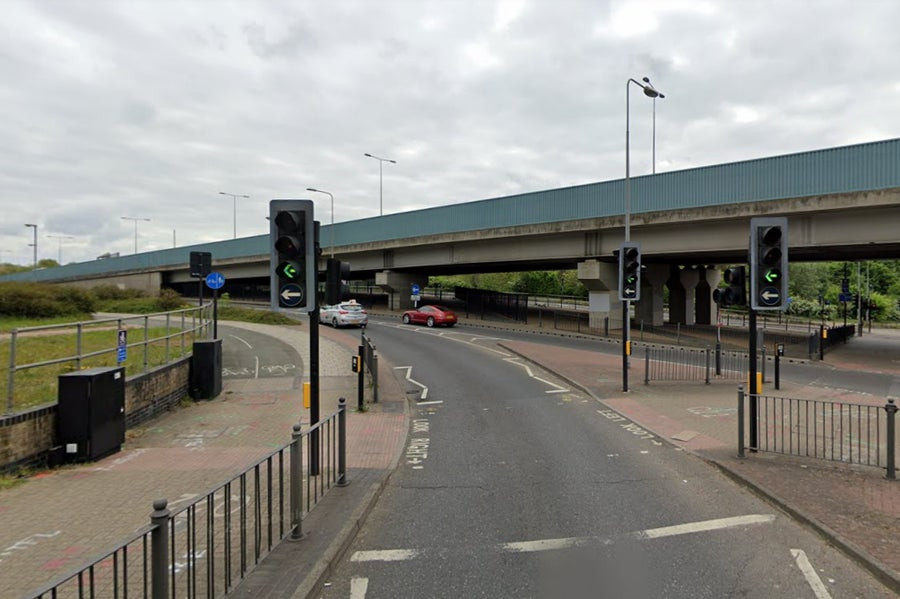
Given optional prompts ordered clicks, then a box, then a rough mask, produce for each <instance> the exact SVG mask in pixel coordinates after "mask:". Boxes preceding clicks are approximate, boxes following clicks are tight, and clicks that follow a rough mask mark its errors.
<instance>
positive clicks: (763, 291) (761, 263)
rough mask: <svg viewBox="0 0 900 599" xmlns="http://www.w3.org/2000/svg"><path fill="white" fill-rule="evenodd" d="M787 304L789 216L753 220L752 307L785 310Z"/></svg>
mask: <svg viewBox="0 0 900 599" xmlns="http://www.w3.org/2000/svg"><path fill="white" fill-rule="evenodd" d="M787 305H788V222H787V218H785V217H761V218H753V219H750V307H751V308H753V309H754V310H785V309H787Z"/></svg>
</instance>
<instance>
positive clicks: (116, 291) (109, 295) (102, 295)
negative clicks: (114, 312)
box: [91, 285, 147, 300]
mask: <svg viewBox="0 0 900 599" xmlns="http://www.w3.org/2000/svg"><path fill="white" fill-rule="evenodd" d="M91 293H93V294H94V297H96V298H97V299H98V300H124V299H135V298H138V297H147V293H146V292H145V291H143V290H141V289H130V288H127V287H126V288H124V289H121V288H119V287H118V286H116V285H97V286H96V287H92V288H91Z"/></svg>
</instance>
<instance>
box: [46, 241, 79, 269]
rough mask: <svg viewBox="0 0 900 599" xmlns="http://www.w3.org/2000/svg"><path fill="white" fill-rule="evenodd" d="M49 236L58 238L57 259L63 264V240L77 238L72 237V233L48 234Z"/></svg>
mask: <svg viewBox="0 0 900 599" xmlns="http://www.w3.org/2000/svg"><path fill="white" fill-rule="evenodd" d="M47 237H50V238H52V239H56V240H58V243H57V256H56V261H57V262H58V263H59V264H60V265H62V240H63V239H75V238H74V237H72V236H71V235H47Z"/></svg>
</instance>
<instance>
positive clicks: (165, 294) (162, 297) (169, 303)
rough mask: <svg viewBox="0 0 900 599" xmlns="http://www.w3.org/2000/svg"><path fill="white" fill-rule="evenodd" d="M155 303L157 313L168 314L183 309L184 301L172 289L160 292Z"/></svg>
mask: <svg viewBox="0 0 900 599" xmlns="http://www.w3.org/2000/svg"><path fill="white" fill-rule="evenodd" d="M155 303H156V311H157V312H169V311H170V310H178V309H179V308H183V307H184V300H183V299H181V296H180V295H178V292H177V291H175V290H174V289H163V290H161V291H160V292H159V296H158V297H157V298H156V302H155Z"/></svg>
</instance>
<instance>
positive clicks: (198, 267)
mask: <svg viewBox="0 0 900 599" xmlns="http://www.w3.org/2000/svg"><path fill="white" fill-rule="evenodd" d="M211 272H212V253H211V252H191V276H192V277H205V276H206V275H208V274H209V273H211Z"/></svg>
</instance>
